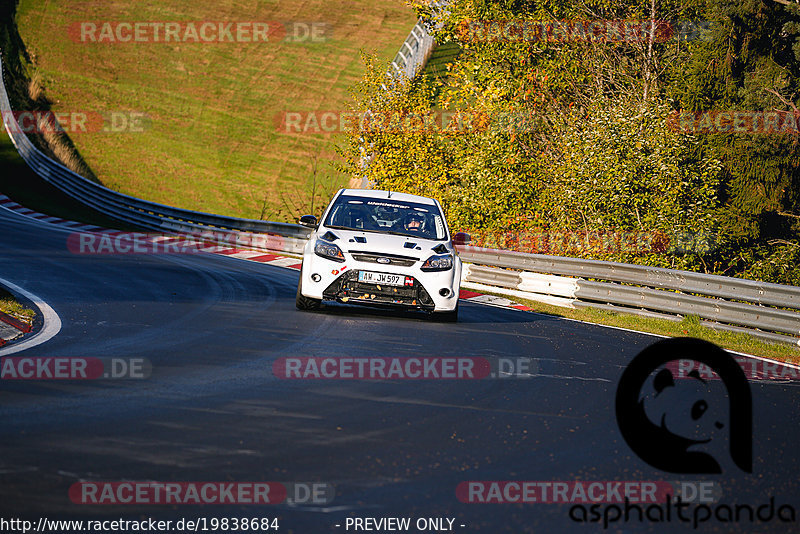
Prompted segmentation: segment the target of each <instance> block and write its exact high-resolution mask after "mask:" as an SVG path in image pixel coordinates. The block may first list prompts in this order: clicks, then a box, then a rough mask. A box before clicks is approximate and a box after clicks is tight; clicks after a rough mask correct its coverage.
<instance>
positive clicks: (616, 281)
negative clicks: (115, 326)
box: [0, 62, 800, 345]
mask: <svg viewBox="0 0 800 534" xmlns="http://www.w3.org/2000/svg"><path fill="white" fill-rule="evenodd" d="M1 77H2V63H1V62H0V78H1ZM0 81H2V80H1V79H0ZM0 112H1V113H2V116H3V122H4V124H5V126H6V130H7V131H8V133H9V135H10V137H11V139H12V141H13V143H14V145H15V146H16V148H17V150H18V151H19V153H20V156H21V157H22V158H23V159H24V160H25V161H26V162H27V163H28V165H29V166H30V167H31V168H32V169H33V170H34V171H35V172H36V173H37V174H39V175H40V176H42V177H43V178H44V179H45V180H46V181H48V182H49V183H51V184H52V185H54V186H55V187H57V188H58V189H60V190H61V191H63V192H64V193H66V194H67V195H69V196H71V197H73V198H75V199H77V200H79V201H81V202H83V203H84V204H86V205H88V206H90V207H92V208H94V209H96V210H97V211H99V212H101V213H104V214H106V215H108V216H109V217H112V218H114V219H117V220H119V221H122V222H125V223H129V224H134V225H137V226H140V227H143V228H148V229H152V230H157V231H161V232H168V233H197V232H206V231H209V230H211V231H214V232H223V233H228V234H230V235H233V236H235V235H236V234H243V233H247V232H250V233H258V234H271V235H277V236H281V237H282V239H279V240H267V242H268V243H269V248H266V247H265V249H266V250H272V251H277V252H283V253H288V254H300V253H302V248H303V245H304V244H305V241H306V240H307V238H308V236H309V233H310V232H309V230H308V229H307V228H305V227H302V226H300V225H295V224H283V223H276V222H269V221H258V220H250V219H238V218H234V217H224V216H220V215H213V214H208V213H201V212H196V211H191V210H185V209H179V208H174V207H170V206H165V205H162V204H157V203H154V202H149V201H146V200H141V199H137V198H134V197H131V196H128V195H123V194H121V193H117V192H115V191H112V190H110V189H108V188H106V187H103V186H101V185H98V184H96V183H94V182H91V181H90V180H87V179H86V178H84V177H82V176H80V175H78V174H76V173H74V172H73V171H71V170H69V169H67V168H66V167H64V166H63V165H61V164H60V163H58V162H56V161H53V160H52V159H50V158H49V157H47V156H46V155H45V154H43V153H42V152H41V151H40V150H39V149H37V148H36V147H35V146H34V145H33V143H31V141H30V140H29V139H28V138H27V137H26V135H25V134H24V133H22V132H21V130H20V128H19V125H18V124H17V122H16V119H15V117H14V115H13V113H12V110H11V105H10V103H9V100H8V94H7V92H6V88H5V84H4V83H0ZM243 241H247V240H243ZM249 241H250V242H252V241H253V240H249ZM234 242H237V241H236V240H234ZM253 248H261V247H258V246H256V247H253ZM459 249H460V253H461V257H462V259H463V260H464V261H465V262H469V263H471V265H468V268H467V269H465V276H464V280H465V281H466V282H467V283H478V284H486V285H488V286H489V287H494V288H498V290H501V291H502V290H503V288H506V289H507V290H508V291H513V292H514V294H519V295H523V296H525V295H530V296H531V297H533V298H534V300H535V299H536V297H537V296H541V295H548V296H554V297H555V298H561V299H565V300H566V301H567V302H571V303H572V304H573V305H574V307H586V306H592V307H599V308H606V309H609V308H610V309H614V310H616V311H624V312H631V313H639V314H648V313H651V314H662V315H663V314H672V315H673V316H674V315H676V314H679V315H685V314H694V315H698V316H699V317H701V318H703V319H705V320H707V321H709V322H710V323H709V324H711V325H715V327H719V328H721V329H734V330H737V331H738V330H741V328H742V327H744V328H746V329H748V330H747V332H748V333H750V334H752V335H756V336H758V337H761V338H763V339H766V340H769V341H780V342H789V343H792V344H797V345H800V340H798V338H797V336H799V335H800V313H798V312H797V311H794V310H800V288H798V287H794V286H784V285H779V284H769V283H764V282H755V281H752V280H743V279H738V278H730V277H724V276H716V275H706V274H700V273H692V272H686V271H678V270H673V269H662V268H656V267H646V266H641V265H629V264H623V263H614V262H606V261H595V260H585V259H577V258H565V257H559V256H546V255H541V254H526V253H521V252H511V251H502V250H491V249H483V248H477V247H469V246H467V247H459ZM536 273H544V274H536ZM565 276H566V277H574V278H564V277H565ZM587 279H591V280H587ZM626 284H627V285H626ZM781 308H791V310H786V309H781ZM786 334H790V335H791V336H794V337H790V336H787V335H786Z"/></svg>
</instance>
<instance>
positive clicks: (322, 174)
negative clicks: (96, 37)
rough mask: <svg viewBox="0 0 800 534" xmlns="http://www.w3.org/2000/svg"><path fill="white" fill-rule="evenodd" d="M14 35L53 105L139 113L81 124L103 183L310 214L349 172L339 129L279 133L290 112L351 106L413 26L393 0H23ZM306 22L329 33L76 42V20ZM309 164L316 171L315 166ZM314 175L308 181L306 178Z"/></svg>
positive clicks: (159, 195) (201, 204)
mask: <svg viewBox="0 0 800 534" xmlns="http://www.w3.org/2000/svg"><path fill="white" fill-rule="evenodd" d="M16 18H17V25H18V31H19V34H20V37H21V38H22V41H23V42H24V44H25V48H26V49H27V52H28V53H29V54H30V57H31V61H32V63H33V69H31V70H32V73H31V74H32V75H35V76H36V77H38V78H39V79H40V80H41V84H42V85H43V86H44V94H45V97H46V99H47V100H48V101H49V102H50V107H51V108H52V109H53V111H55V112H76V111H77V112H88V113H90V114H92V113H108V112H125V113H127V112H134V113H144V114H146V115H147V120H146V121H144V122H143V125H144V128H142V131H133V132H132V131H127V132H125V131H124V132H118V133H111V132H94V133H75V134H72V135H70V138H71V140H72V142H73V143H74V145H75V147H76V148H77V150H78V151H79V153H80V155H81V156H82V157H83V159H84V160H85V162H86V163H87V164H88V166H89V168H90V169H91V171H92V172H93V173H94V175H95V176H96V177H97V178H98V179H99V180H100V182H102V183H103V184H104V185H106V186H107V187H110V188H112V189H115V190H117V191H120V192H122V193H126V194H129V195H134V196H137V197H141V198H145V199H148V200H152V201H155V202H161V203H164V204H169V205H172V206H178V207H182V208H188V209H193V210H200V211H207V212H212V213H220V214H224V215H232V216H239V217H246V218H256V219H258V218H264V219H267V220H279V221H284V220H290V219H292V218H294V217H295V216H296V215H297V214H298V213H300V212H304V211H308V210H309V209H310V201H311V197H312V189H313V190H314V191H316V195H317V196H316V200H315V207H316V208H317V211H318V210H319V209H320V208H321V205H324V203H325V202H326V201H327V200H328V196H329V195H330V194H331V193H332V192H333V191H335V190H336V189H337V188H338V187H341V186H346V185H347V179H346V178H345V177H344V176H342V175H340V174H339V173H337V172H336V171H335V170H334V169H333V168H332V167H331V166H330V162H332V161H334V160H335V159H336V158H337V156H336V154H335V150H334V146H335V143H336V142H337V141H338V140H337V138H336V136H334V135H327V136H323V135H319V134H317V135H308V134H306V135H300V134H284V133H278V132H277V131H276V125H275V117H276V116H277V115H279V114H280V113H281V112H284V111H321V110H342V109H345V106H346V104H347V103H348V102H349V100H350V97H349V93H348V89H349V87H350V86H352V84H353V83H354V82H356V81H357V80H358V79H359V78H360V76H361V74H362V72H363V65H362V62H361V58H360V51H361V50H364V51H366V52H369V53H377V54H378V56H379V57H380V58H382V59H385V60H386V61H387V63H388V61H389V60H390V59H391V58H392V57H393V56H394V54H395V53H396V51H397V49H398V48H399V46H400V45H401V43H402V42H403V40H404V39H405V37H406V36H407V34H408V32H409V30H410V29H411V27H412V26H413V25H414V22H415V16H414V13H413V11H412V10H411V9H410V8H409V7H408V6H407V5H405V4H404V3H403V2H399V1H387V0H369V1H366V0H361V1H344V0H305V1H297V0H294V1H290V0H273V1H270V2H256V1H254V0H247V1H245V0H213V1H212V0H191V1H190V0H175V1H172V2H168V3H162V2H122V1H102V2H101V1H86V2H75V1H73V0H21V1H20V3H19V5H18V8H17V17H16ZM276 20H277V21H302V22H318V23H322V24H324V25H325V28H326V31H327V35H328V36H329V38H328V39H327V40H325V41H324V42H267V43H263V42H260V43H252V42H251V43H192V42H181V43H175V42H171V43H165V42H145V43H114V44H109V43H107V42H106V43H82V42H80V41H79V40H75V39H71V38H70V35H69V33H68V28H69V27H70V25H73V24H76V23H81V22H95V23H97V24H98V25H100V24H101V23H102V22H104V21H114V22H119V21H131V22H135V21H166V22H170V21H177V22H188V21H276ZM315 166H316V168H317V172H316V176H315V174H314V172H313V169H314V167H315ZM312 184H314V185H315V187H313V188H312Z"/></svg>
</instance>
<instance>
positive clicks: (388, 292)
mask: <svg viewBox="0 0 800 534" xmlns="http://www.w3.org/2000/svg"><path fill="white" fill-rule="evenodd" d="M413 281H414V283H413V285H408V286H387V285H380V284H365V283H363V282H359V281H358V271H350V272H348V273H345V274H344V275H342V276H341V277H339V278H338V279H336V280H335V281H334V282H333V283H332V284H331V285H330V286H328V288H327V289H325V291H324V292H323V298H325V299H326V300H338V301H340V302H346V303H350V304H376V305H392V306H408V307H412V308H419V309H426V310H430V309H433V306H434V303H433V299H431V297H430V295H428V292H427V291H425V288H424V287H422V284H420V283H419V282H418V281H417V280H416V279H413Z"/></svg>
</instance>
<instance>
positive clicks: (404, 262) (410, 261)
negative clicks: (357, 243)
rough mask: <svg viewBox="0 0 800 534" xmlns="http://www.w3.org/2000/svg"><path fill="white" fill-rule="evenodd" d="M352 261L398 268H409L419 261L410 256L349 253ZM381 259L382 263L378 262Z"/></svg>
mask: <svg viewBox="0 0 800 534" xmlns="http://www.w3.org/2000/svg"><path fill="white" fill-rule="evenodd" d="M350 254H352V255H353V259H354V260H356V261H363V262H366V263H378V264H380V265H396V266H398V267H411V266H412V265H414V264H415V263H417V262H418V261H419V259H418V258H412V257H410V256H398V255H397V254H378V253H377V252H350ZM378 258H383V260H384V261H380V262H379V261H378Z"/></svg>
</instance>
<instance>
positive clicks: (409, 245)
mask: <svg viewBox="0 0 800 534" xmlns="http://www.w3.org/2000/svg"><path fill="white" fill-rule="evenodd" d="M416 247H417V244H416V243H413V242H411V241H406V242H405V243H403V248H416Z"/></svg>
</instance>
